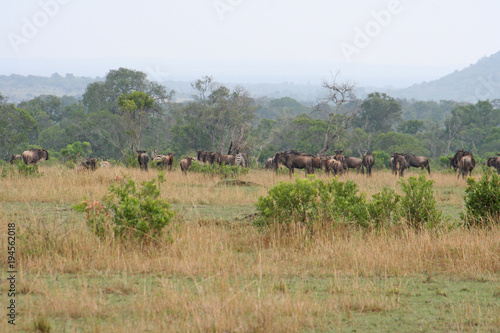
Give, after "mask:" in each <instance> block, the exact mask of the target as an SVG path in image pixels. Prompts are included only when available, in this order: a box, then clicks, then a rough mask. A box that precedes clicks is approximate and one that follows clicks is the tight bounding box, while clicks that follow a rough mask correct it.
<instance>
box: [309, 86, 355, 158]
mask: <svg viewBox="0 0 500 333" xmlns="http://www.w3.org/2000/svg"><path fill="white" fill-rule="evenodd" d="M354 87H355V85H354V84H353V83H350V82H344V83H337V78H336V77H335V78H333V80H332V81H331V82H330V81H327V80H326V79H325V80H323V88H325V89H327V94H326V97H324V98H323V99H322V100H321V101H320V103H318V104H317V105H316V107H315V109H314V110H313V112H319V113H327V121H326V122H327V125H326V128H325V130H324V132H323V145H322V148H321V149H320V150H319V151H318V155H322V154H324V153H326V151H328V149H329V148H330V146H331V145H332V144H333V143H334V142H336V141H337V140H338V139H339V138H340V134H341V133H343V132H345V131H346V130H347V129H348V128H349V124H350V122H351V120H352V119H353V118H354V117H355V115H356V111H357V108H351V109H347V110H346V111H344V112H341V108H342V107H343V106H345V105H346V104H354V102H355V101H356V95H355V93H354ZM330 106H331V107H330Z"/></svg>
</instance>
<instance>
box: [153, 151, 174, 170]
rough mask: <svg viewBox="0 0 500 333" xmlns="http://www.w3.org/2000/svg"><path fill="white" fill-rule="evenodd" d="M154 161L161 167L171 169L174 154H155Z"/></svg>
mask: <svg viewBox="0 0 500 333" xmlns="http://www.w3.org/2000/svg"><path fill="white" fill-rule="evenodd" d="M156 162H157V164H158V165H160V166H161V168H162V169H166V168H167V167H168V170H172V164H173V163H174V154H173V153H169V154H167V155H157V157H156Z"/></svg>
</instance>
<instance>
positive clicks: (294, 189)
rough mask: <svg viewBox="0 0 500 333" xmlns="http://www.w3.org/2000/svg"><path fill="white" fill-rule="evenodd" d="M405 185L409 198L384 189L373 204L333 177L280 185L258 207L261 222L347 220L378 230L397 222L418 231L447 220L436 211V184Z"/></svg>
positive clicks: (411, 182)
mask: <svg viewBox="0 0 500 333" xmlns="http://www.w3.org/2000/svg"><path fill="white" fill-rule="evenodd" d="M400 184H401V188H402V191H403V192H404V195H403V196H401V195H398V194H396V193H395V191H394V190H392V189H388V188H385V187H384V188H383V190H382V192H380V193H377V194H374V195H373V196H372V198H371V200H369V201H368V200H367V199H366V194H365V193H358V188H357V185H356V184H355V183H354V182H353V181H351V180H348V181H346V182H341V181H339V180H338V179H337V178H333V179H331V180H330V181H328V182H326V183H325V182H323V181H322V180H315V179H314V177H313V176H310V177H309V178H305V179H296V180H295V182H294V183H287V182H280V183H278V184H277V185H276V186H274V187H273V188H271V189H270V190H269V192H268V195H267V196H266V197H260V198H259V200H258V202H257V204H256V207H257V211H258V213H259V215H260V217H259V218H258V219H257V220H256V222H255V223H256V224H257V225H258V226H266V225H271V224H273V223H279V224H290V223H301V224H306V225H311V224H314V223H315V222H320V221H321V222H325V221H344V222H348V223H355V224H357V225H359V226H362V227H374V228H378V227H382V226H385V225H388V224H394V223H408V224H409V225H410V226H411V227H415V228H420V227H428V228H431V227H434V226H436V225H437V224H438V223H439V222H440V221H441V220H442V219H441V213H440V212H439V211H437V210H436V200H435V198H434V194H433V189H432V184H433V181H431V180H426V179H425V176H423V175H422V176H420V177H418V178H416V177H410V178H409V179H408V182H406V181H404V180H401V181H400Z"/></svg>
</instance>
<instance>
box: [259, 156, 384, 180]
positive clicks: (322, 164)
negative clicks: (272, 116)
mask: <svg viewBox="0 0 500 333" xmlns="http://www.w3.org/2000/svg"><path fill="white" fill-rule="evenodd" d="M343 152H344V151H343V150H336V151H335V155H333V156H328V155H324V156H315V155H311V154H305V153H300V152H298V151H296V150H288V151H283V152H278V153H276V154H274V156H273V158H269V159H268V160H267V161H266V168H268V169H274V170H276V171H277V170H278V167H279V166H286V167H287V168H288V174H289V175H290V176H292V174H293V173H294V170H295V169H305V173H306V175H307V174H311V173H314V170H315V169H321V170H323V171H324V172H326V173H327V174H330V173H333V174H334V175H338V174H342V173H344V172H346V171H347V170H349V169H356V172H357V173H359V172H362V173H364V172H365V168H366V170H367V172H368V174H369V175H370V176H371V174H372V168H373V165H374V164H375V158H374V157H373V156H372V155H371V153H367V154H366V155H365V156H363V158H362V159H361V158H358V157H351V156H344V155H343V154H342V153H343Z"/></svg>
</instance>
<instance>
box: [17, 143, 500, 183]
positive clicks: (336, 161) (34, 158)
mask: <svg viewBox="0 0 500 333" xmlns="http://www.w3.org/2000/svg"><path fill="white" fill-rule="evenodd" d="M136 152H137V154H138V156H137V160H138V162H139V167H140V169H141V170H144V171H148V164H149V160H150V158H149V155H148V154H147V153H146V151H145V150H137V151H136ZM196 153H197V156H196V158H194V157H185V158H183V159H182V160H181V161H180V162H179V166H180V168H181V171H182V172H183V173H187V171H188V169H189V168H190V166H191V163H192V161H194V160H197V161H198V162H200V163H204V164H219V165H221V164H227V165H237V166H242V167H245V166H246V161H245V158H244V155H243V154H241V153H237V154H236V155H230V154H227V155H224V154H221V153H218V152H209V151H204V150H197V151H196ZM497 155H498V156H495V157H489V158H488V160H487V161H486V162H484V165H487V166H488V167H493V168H495V169H496V170H497V172H498V174H500V154H497ZM151 157H152V161H153V162H155V163H156V165H157V166H159V167H161V168H162V169H167V168H168V170H171V169H172V165H173V163H174V154H173V153H169V154H166V155H162V154H158V153H157V150H153V151H152V154H151ZM48 159H49V153H48V151H47V149H35V148H32V149H30V150H27V151H25V152H23V153H22V155H17V154H14V155H12V156H11V158H10V163H11V164H13V163H14V162H15V161H16V160H23V162H24V163H25V164H27V165H29V164H34V165H36V164H37V162H40V161H45V160H48ZM449 159H450V168H453V169H454V170H455V171H457V170H458V171H459V172H458V177H460V175H461V176H462V178H465V177H466V176H467V175H469V176H471V175H472V170H473V169H474V168H475V166H476V161H475V159H474V157H473V154H472V153H471V152H469V151H465V150H463V149H460V150H458V151H457V152H456V153H455V155H454V156H453V157H450V158H449ZM97 163H98V160H97V159H96V158H89V159H85V160H83V161H82V162H81V164H80V165H79V166H78V167H77V169H76V170H77V171H79V170H89V171H95V170H96V169H97ZM374 164H375V158H374V157H373V155H372V154H371V153H370V152H367V153H366V154H365V155H364V156H363V157H362V158H358V157H352V156H344V155H343V150H336V151H335V155H331V156H329V155H323V156H315V155H311V154H305V153H301V152H298V151H296V150H288V151H281V152H277V153H276V154H274V156H273V157H272V158H268V159H267V160H266V162H265V167H266V169H270V170H275V171H277V170H278V168H279V167H287V168H288V173H289V175H290V176H292V174H293V173H294V170H295V169H304V170H305V173H306V175H307V174H312V173H314V171H315V170H316V169H321V170H322V171H324V172H325V173H327V174H330V173H332V174H334V175H340V174H343V173H345V172H347V171H348V170H349V169H355V170H356V173H360V172H361V173H363V174H364V173H365V169H366V173H367V174H368V175H370V176H371V174H372V169H373V166H374ZM389 165H390V168H391V170H392V172H393V174H394V175H399V176H400V177H402V176H404V173H405V170H407V169H409V168H411V167H414V168H421V169H422V170H424V169H425V170H427V172H428V173H429V174H430V173H431V169H430V165H429V159H428V158H427V157H424V156H417V155H414V154H401V153H392V154H391V158H390V161H389ZM100 166H101V167H110V166H111V164H110V163H109V162H107V161H102V162H100Z"/></svg>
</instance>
